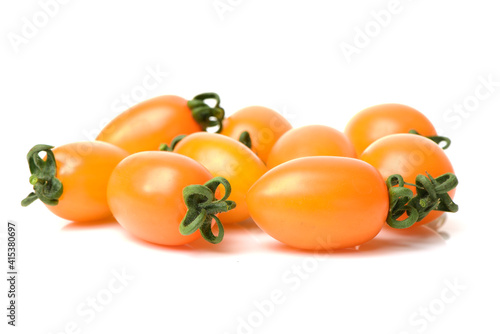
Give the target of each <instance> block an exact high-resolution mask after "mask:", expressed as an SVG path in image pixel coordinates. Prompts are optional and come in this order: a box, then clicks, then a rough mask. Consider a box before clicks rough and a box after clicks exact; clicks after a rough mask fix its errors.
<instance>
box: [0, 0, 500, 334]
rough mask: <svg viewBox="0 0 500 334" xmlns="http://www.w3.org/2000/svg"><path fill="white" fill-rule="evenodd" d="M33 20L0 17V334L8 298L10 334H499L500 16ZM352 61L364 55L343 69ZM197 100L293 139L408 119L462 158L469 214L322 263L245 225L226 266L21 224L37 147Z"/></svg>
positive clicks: (210, 9)
mask: <svg viewBox="0 0 500 334" xmlns="http://www.w3.org/2000/svg"><path fill="white" fill-rule="evenodd" d="M46 2H49V3H50V1H48V0H42V2H41V3H46ZM61 2H62V0H61ZM214 4H218V5H219V6H220V9H219V11H218V10H217V9H216V8H215V7H214ZM224 5H226V7H224V8H223V6H224ZM42 7H44V6H43V5H40V2H37V1H35V0H29V1H2V4H1V8H0V22H1V39H0V47H1V62H0V91H1V97H0V110H1V115H2V122H1V125H0V126H1V129H0V130H1V131H0V133H1V136H2V138H1V140H2V164H1V165H2V167H1V168H2V169H1V172H2V191H1V203H2V204H1V217H0V218H1V222H2V228H1V229H2V230H1V236H2V240H1V242H2V248H1V255H0V262H1V263H3V264H2V265H1V267H2V268H4V270H5V272H6V271H7V269H6V262H7V261H6V247H5V233H6V224H7V220H8V219H11V220H14V221H16V222H17V223H18V227H19V233H18V238H19V249H18V257H19V263H18V266H19V285H18V291H19V296H18V304H19V309H18V327H16V328H15V329H13V328H10V326H7V325H6V322H7V318H6V317H5V314H6V310H5V308H6V303H7V297H6V294H7V286H6V281H5V280H4V279H2V284H0V295H1V296H2V298H1V302H0V304H1V305H2V310H4V311H2V315H1V317H0V318H1V319H2V324H1V325H0V326H1V327H2V333H4V332H5V331H4V329H5V328H8V333H43V334H48V333H120V332H122V333H128V332H144V333H200V332H203V333H210V334H211V333H220V334H223V333H230V334H233V333H288V332H290V333H304V332H308V333H384V334H387V333H389V334H391V333H394V334H402V333H452V332H456V333H470V332H485V333H498V332H499V330H500V324H499V323H498V312H499V307H498V299H499V297H500V293H499V287H498V282H499V281H500V275H499V274H498V270H496V268H497V267H498V251H499V247H498V236H499V232H500V224H499V223H500V219H499V218H498V216H497V212H498V203H497V201H495V200H494V196H496V195H497V194H496V191H497V187H498V179H497V175H498V174H497V173H498V164H497V163H495V161H498V158H497V157H496V155H497V152H498V147H497V144H498V142H499V140H498V130H497V126H498V121H499V120H500V118H499V116H498V115H499V114H498V112H499V107H500V69H499V60H500V46H499V45H500V44H499V43H498V32H499V31H500V20H499V19H498V9H497V7H495V6H494V2H493V1H487V0H474V1H451V0H447V1H439V2H437V1H430V0H420V1H410V0H401V1H400V2H399V4H398V3H397V2H396V3H394V2H391V1H389V0H377V1H367V0H365V1H326V0H325V1H290V0H288V1H285V0H281V1H264V0H246V1H245V0H240V1H237V0H221V1H216V2H214V1H213V0H197V1H155V0H141V1H118V0H114V1H105V2H104V1H96V0H93V1H76V0H74V1H69V2H67V3H65V4H59V5H58V7H57V8H56V7H54V5H53V2H52V5H51V6H48V7H47V6H45V7H46V9H45V10H46V11H49V12H50V13H51V16H48V15H47V14H43V9H42ZM47 8H48V9H47ZM388 8H389V9H391V10H392V11H393V13H392V14H391V16H390V18H389V17H388V16H387V15H385V16H384V15H383V14H384V13H387V9H388ZM377 13H378V14H377ZM375 17H378V18H379V21H380V22H382V23H376V22H377V21H376V19H375ZM45 19H47V20H45ZM27 22H31V23H33V22H34V23H36V24H37V25H38V26H39V27H38V28H36V30H33V28H32V27H31V30H30V29H29V27H28V26H29V25H30V23H27ZM365 29H369V34H370V35H371V37H368V39H367V38H366V37H365V38H363V35H362V33H360V31H363V30H365ZM23 33H24V36H23ZM13 41H14V42H13ZM15 41H17V44H16V42H15ZM19 43H20V44H19ZM347 44H349V45H351V46H352V47H356V48H357V49H356V53H354V54H352V55H351V56H350V57H346V56H345V54H344V53H343V52H342V47H344V48H345V47H346V45H347ZM152 71H156V72H160V74H157V77H156V78H157V81H156V82H154V81H151V80H150V79H147V78H148V75H150V74H149V73H150V72H152ZM145 79H146V80H149V81H148V83H149V85H148V87H147V89H146V88H144V87H142V84H143V81H144V80H145ZM488 80H489V81H490V84H485V83H484V82H485V81H488ZM152 86H153V87H152ZM206 91H215V92H217V93H219V94H220V95H221V97H222V101H223V104H222V105H223V107H224V108H225V109H226V110H227V113H228V114H230V113H232V112H234V111H236V110H238V109H240V108H243V107H245V106H248V105H255V104H260V105H264V106H268V107H271V108H274V109H276V110H277V111H279V112H281V113H282V114H284V115H285V117H287V118H288V119H289V120H290V121H291V122H292V123H293V125H295V126H298V125H303V124H314V123H321V124H327V125H330V126H332V127H335V128H337V129H341V130H342V129H343V128H344V126H345V124H346V122H347V121H348V119H349V118H350V117H351V116H352V115H353V114H354V113H356V112H357V111H359V110H361V109H363V108H365V107H368V106H371V105H374V104H378V103H384V102H399V103H404V104H408V105H411V106H413V107H415V108H417V109H419V110H421V111H422V112H424V113H425V114H426V115H427V116H428V117H429V118H430V119H431V120H432V121H433V122H434V123H435V124H436V127H438V128H439V129H440V133H441V134H444V135H447V136H450V137H451V138H452V139H453V143H452V146H451V148H450V149H449V150H448V151H447V153H448V155H449V157H450V159H451V160H452V162H453V165H454V167H455V171H456V174H457V176H458V178H459V180H460V185H459V187H458V190H457V195H456V198H455V199H456V202H457V203H458V204H459V205H460V212H459V213H457V214H454V215H448V219H447V221H446V223H445V225H444V226H443V227H442V228H441V229H440V230H439V233H437V232H436V231H434V230H431V229H428V228H420V229H417V230H415V231H413V232H412V233H408V232H402V233H399V234H395V233H394V232H390V231H383V233H382V234H381V235H380V236H379V237H377V238H376V239H375V240H373V241H372V242H370V243H367V244H365V245H363V246H362V247H361V248H360V249H359V250H358V251H355V250H347V251H341V252H334V253H332V254H322V255H321V256H318V255H315V254H312V253H305V252H299V251H293V250H290V249H288V248H286V247H283V246H281V245H280V244H279V243H278V242H276V241H274V240H272V239H271V238H269V237H267V236H266V235H264V234H263V233H262V232H260V231H259V230H258V228H256V227H255V226H254V225H252V223H251V222H247V223H246V224H241V225H239V226H236V227H233V228H228V229H227V231H226V240H225V241H224V242H223V244H221V245H219V246H209V245H206V244H205V243H203V242H202V241H200V242H195V243H194V244H192V245H191V246H186V247H180V248H177V249H171V248H165V247H158V246H154V245H150V244H147V243H144V242H141V241H139V240H137V239H135V238H133V237H131V236H129V235H128V234H127V233H126V232H125V231H124V230H123V229H121V228H120V226H119V225H118V224H117V223H114V222H108V223H104V224H101V225H95V224H76V223H69V222H67V221H64V220H61V219H59V218H57V217H55V216H53V215H51V213H50V212H49V211H48V210H46V208H45V207H44V206H43V205H42V204H41V203H39V202H37V203H35V204H33V205H32V206H30V207H29V208H21V206H20V205H19V202H20V200H21V199H22V198H23V197H24V196H26V195H27V194H28V193H29V192H30V185H29V184H28V177H29V173H28V167H27V164H26V161H25V154H26V153H27V151H28V150H29V149H30V148H31V146H33V145H34V144H38V143H47V144H52V145H61V144H64V143H67V142H72V141H77V140H85V139H88V138H90V137H92V136H93V135H95V134H96V133H97V132H98V131H99V128H100V127H101V126H102V125H103V124H104V123H106V121H107V120H109V119H110V118H112V117H114V116H115V115H116V113H117V112H118V111H121V110H123V109H125V108H126V107H127V103H131V102H132V103H134V102H138V101H139V100H143V99H146V98H149V97H153V96H157V95H162V94H177V95H180V96H183V97H186V98H191V97H193V96H194V95H196V94H198V93H201V92H206ZM477 94H479V96H478V95H477ZM127 96H128V98H129V99H131V100H132V101H128V102H127ZM459 110H463V111H462V112H460V111H459ZM490 178H491V179H490ZM122 271H123V272H124V274H125V276H126V281H125V282H124V283H119V281H116V280H115V279H114V277H115V276H116V275H117V273H122ZM2 277H3V276H2ZM110 283H111V287H112V288H113V287H114V289H112V291H114V292H111V290H110V287H109V284H110ZM450 286H454V287H453V288H451V289H450ZM117 290H120V291H117ZM277 296H278V297H279V298H278V299H279V300H276V298H277ZM93 298H95V299H96V300H97V303H100V304H99V305H98V309H99V311H90V310H92V308H91V306H89V304H88V303H89V302H91V300H92V299H93ZM271 298H273V299H274V303H273V304H272V305H271V304H270V303H271V302H269V300H270V299H271ZM103 304H105V305H103ZM4 306H5V307H4Z"/></svg>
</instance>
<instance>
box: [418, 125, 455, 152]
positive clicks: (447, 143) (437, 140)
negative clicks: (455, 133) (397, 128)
mask: <svg viewBox="0 0 500 334" xmlns="http://www.w3.org/2000/svg"><path fill="white" fill-rule="evenodd" d="M408 133H412V134H415V135H419V136H422V135H421V134H420V133H418V131H417V130H415V129H411V130H410V131H408ZM425 137H426V138H429V139H430V140H432V141H433V142H435V143H436V144H438V145H439V146H441V143H443V142H444V143H445V144H444V146H442V148H443V150H446V149H447V148H448V147H450V145H451V139H450V138H448V137H444V136H425Z"/></svg>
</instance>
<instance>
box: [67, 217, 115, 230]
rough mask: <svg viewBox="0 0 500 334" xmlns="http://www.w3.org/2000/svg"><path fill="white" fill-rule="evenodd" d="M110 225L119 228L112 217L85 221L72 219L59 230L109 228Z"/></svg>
mask: <svg viewBox="0 0 500 334" xmlns="http://www.w3.org/2000/svg"><path fill="white" fill-rule="evenodd" d="M110 227H116V228H121V227H120V224H118V222H117V221H116V220H115V219H114V218H113V217H108V218H104V219H100V220H92V221H87V222H75V221H72V222H69V223H68V224H66V225H64V226H63V227H62V228H61V230H63V231H71V230H84V229H100V228H110Z"/></svg>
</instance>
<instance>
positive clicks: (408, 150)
mask: <svg viewBox="0 0 500 334" xmlns="http://www.w3.org/2000/svg"><path fill="white" fill-rule="evenodd" d="M360 159H361V160H363V161H366V162H368V163H369V164H370V165H372V166H374V167H375V168H377V169H378V170H379V172H380V174H382V177H383V178H384V179H387V178H388V177H389V176H391V175H392V174H400V175H401V176H402V177H403V179H404V180H405V181H406V182H409V183H415V179H416V177H417V175H418V174H423V175H426V173H429V174H430V175H431V176H432V177H434V178H436V177H438V176H440V175H442V174H445V173H454V171H453V167H452V165H451V162H450V160H449V159H448V157H447V156H446V154H445V153H444V151H443V149H442V148H441V147H440V146H439V145H437V144H436V143H434V142H433V141H432V140H430V139H427V138H425V137H422V136H415V135H412V134H394V135H390V136H386V137H383V138H380V139H379V140H377V141H375V142H374V143H372V144H371V145H370V146H368V147H367V148H366V150H365V151H364V152H363V154H361V156H360ZM408 188H410V189H412V191H413V193H414V194H415V193H416V190H415V187H413V186H408ZM448 194H449V195H450V197H451V198H453V197H454V195H455V189H453V190H451V191H449V192H448ZM442 214H443V212H442V211H431V212H430V213H429V214H428V215H427V216H426V217H425V218H424V219H422V220H421V221H420V222H417V223H416V224H415V225H422V224H426V223H429V222H431V221H433V220H435V219H436V218H438V217H439V216H441V215H442ZM404 217H406V215H405V216H404Z"/></svg>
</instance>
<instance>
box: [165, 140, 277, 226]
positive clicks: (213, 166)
mask: <svg viewBox="0 0 500 334" xmlns="http://www.w3.org/2000/svg"><path fill="white" fill-rule="evenodd" d="M174 152H176V153H179V154H182V155H185V156H188V157H190V158H192V159H194V160H196V161H198V162H199V163H201V164H202V165H203V166H205V167H206V168H207V169H208V170H209V171H210V172H211V174H212V175H213V176H214V177H215V176H222V177H224V178H225V179H227V180H228V181H229V183H230V184H231V195H230V196H229V198H228V199H229V200H231V201H234V202H236V208H234V209H233V210H231V211H229V212H224V213H221V214H219V219H220V220H221V222H222V223H223V224H232V223H237V222H240V221H243V220H245V219H248V218H250V215H249V213H248V208H247V205H246V201H245V199H246V195H247V192H248V189H249V188H250V187H251V186H252V185H253V184H254V183H255V181H257V180H258V179H259V178H260V177H261V176H262V175H263V174H264V173H265V172H267V168H266V166H265V165H264V163H263V162H262V161H261V160H260V159H259V158H258V157H257V156H256V155H255V154H254V153H253V152H252V151H251V150H250V149H249V148H248V147H246V146H245V145H243V144H241V143H240V142H238V141H236V140H234V139H231V138H229V137H226V136H223V135H220V134H215V133H208V132H199V133H194V134H191V135H189V136H187V137H185V138H184V139H182V140H181V141H180V142H179V143H178V144H177V145H176V146H175V149H174Z"/></svg>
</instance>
